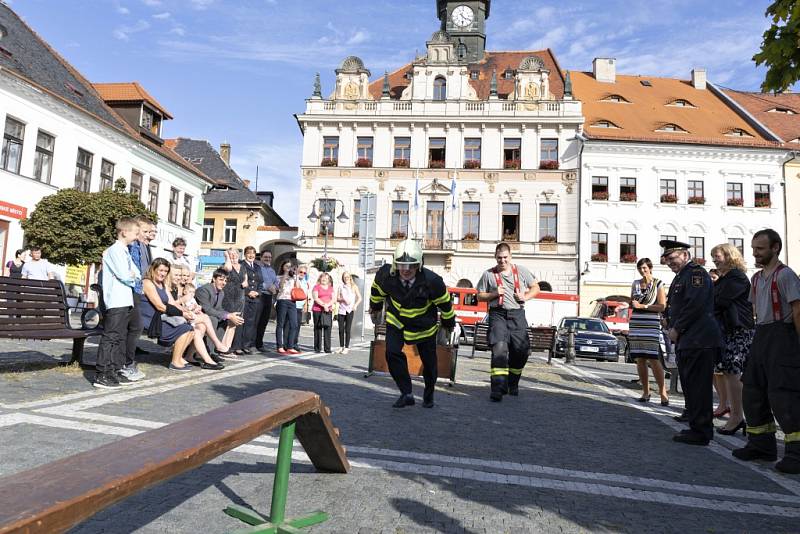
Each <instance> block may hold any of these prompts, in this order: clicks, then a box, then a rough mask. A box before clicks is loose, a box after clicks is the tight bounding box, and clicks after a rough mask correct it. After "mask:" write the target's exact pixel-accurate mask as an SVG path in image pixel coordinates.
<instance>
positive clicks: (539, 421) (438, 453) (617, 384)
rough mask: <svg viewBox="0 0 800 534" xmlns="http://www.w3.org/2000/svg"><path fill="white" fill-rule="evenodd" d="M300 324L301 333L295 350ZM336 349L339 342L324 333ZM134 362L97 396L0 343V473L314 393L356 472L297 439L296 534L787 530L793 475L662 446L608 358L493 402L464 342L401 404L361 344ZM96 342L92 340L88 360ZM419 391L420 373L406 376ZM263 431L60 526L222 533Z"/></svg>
mask: <svg viewBox="0 0 800 534" xmlns="http://www.w3.org/2000/svg"><path fill="white" fill-rule="evenodd" d="M310 333H311V332H310V331H308V330H305V329H304V331H303V337H302V341H304V342H305V346H306V348H307V347H308V341H309V338H308V336H309V335H310ZM334 345H336V342H335V340H334ZM150 348H151V349H153V350H154V351H158V352H156V353H155V354H150V355H147V356H146V357H144V358H143V360H142V363H141V367H142V369H143V370H144V371H145V373H147V375H148V376H147V380H145V381H143V382H140V383H138V384H136V385H134V386H131V387H127V388H125V389H124V391H118V390H114V391H97V390H94V389H93V388H92V387H91V385H90V383H89V381H88V379H87V377H86V376H85V375H84V372H82V371H81V370H80V368H77V367H61V366H58V365H57V363H56V359H58V358H62V357H66V356H68V354H69V350H70V345H69V344H66V343H58V342H12V341H2V342H0V475H7V474H11V473H15V472H19V471H22V470H24V469H28V468H31V467H34V466H37V465H41V464H43V463H46V462H49V461H52V460H54V459H57V458H62V457H64V456H67V455H70V454H74V453H77V452H80V451H85V450H89V449H91V448H94V447H97V446H99V445H102V444H104V443H108V442H111V441H114V440H117V439H120V438H122V437H124V436H130V435H133V434H136V433H138V432H142V431H145V430H148V429H152V428H157V427H159V426H161V425H163V424H166V423H170V422H174V421H177V420H180V419H183V418H186V417H189V416H192V415H198V414H202V413H203V412H206V411H208V410H210V409H213V408H215V407H218V406H220V405H223V404H225V403H228V402H232V401H235V400H238V399H241V398H244V397H247V396H250V395H254V394H257V393H260V392H263V391H267V390H270V389H273V388H277V387H281V388H294V389H304V390H312V391H315V392H317V393H319V394H320V396H321V397H322V399H323V400H324V401H325V403H326V404H328V405H329V406H331V407H332V410H333V412H332V418H333V421H334V424H335V425H336V426H337V427H338V428H339V429H340V430H341V435H342V440H343V441H344V443H345V445H346V446H347V450H348V456H349V459H350V461H351V463H352V466H353V469H352V472H351V473H350V474H347V475H337V474H321V473H316V472H315V471H314V469H313V468H312V467H311V465H310V463H309V462H308V459H307V457H305V455H304V453H303V450H302V448H301V447H300V445H299V443H297V442H296V443H295V445H296V446H295V451H294V456H295V462H294V464H293V467H292V475H291V478H290V484H289V498H288V505H287V516H289V517H291V516H294V515H302V514H305V513H308V512H310V511H313V510H318V509H319V510H325V511H327V512H329V513H330V515H331V518H330V520H329V521H327V522H326V523H322V524H320V525H317V526H316V527H313V528H310V529H308V530H307V531H308V532H314V533H318V532H336V533H340V532H358V533H374V532H380V533H392V534H399V533H417V532H470V533H473V532H474V533H478V532H486V533H512V532H513V533H517V532H637V533H640V532H700V531H702V532H766V531H774V532H797V531H798V530H800V528H798V526H797V525H798V518H800V478H797V477H790V476H785V475H781V474H778V473H777V472H776V471H775V470H774V469H773V468H772V466H771V465H770V464H766V463H756V464H746V463H742V462H739V461H737V460H735V459H734V458H732V457H731V455H730V449H732V448H734V447H736V446H739V445H740V444H742V443H743V441H742V437H741V434H739V435H738V436H735V437H728V436H721V435H718V436H717V437H716V438H715V440H714V442H713V444H712V446H710V447H691V446H686V445H681V444H677V443H674V442H672V441H671V436H672V434H673V433H674V432H675V431H677V430H679V429H680V428H681V425H679V424H678V423H676V422H674V421H673V420H672V418H671V417H670V416H672V415H675V414H676V413H678V412H679V410H680V409H681V406H682V399H681V397H680V396H679V395H678V396H675V397H673V399H672V406H670V407H669V408H663V407H661V406H660V405H658V403H657V402H655V403H650V404H647V405H642V404H640V403H638V402H636V398H637V397H638V396H639V392H638V390H636V389H635V385H634V384H631V382H630V380H631V378H633V376H634V374H633V373H634V369H633V367H632V366H630V365H626V364H618V363H596V362H590V361H579V362H578V364H577V365H574V366H566V365H564V364H563V362H560V361H557V362H554V364H553V365H552V366H551V365H548V364H547V362H546V358H545V356H544V355H542V354H537V355H534V356H533V357H532V359H531V361H530V363H529V364H528V367H527V369H526V373H525V376H524V377H523V382H522V391H521V394H520V396H519V397H517V398H513V397H507V398H506V399H505V400H504V401H503V402H502V403H498V404H494V403H490V402H489V401H488V367H489V362H488V354H487V353H477V355H476V357H475V358H474V359H471V358H469V357H468V355H469V347H462V349H461V355H460V359H459V363H458V373H457V381H456V382H457V383H456V384H455V386H453V387H451V386H449V385H448V383H447V382H446V381H442V382H441V385H440V387H438V388H437V389H438V390H437V396H436V407H435V408H434V409H432V410H425V409H422V408H421V407H420V405H419V404H417V405H416V406H414V407H410V408H405V409H402V410H396V409H392V408H391V403H392V402H393V401H394V399H395V398H396V396H397V391H396V389H395V387H394V384H393V382H392V381H391V379H390V378H388V377H386V376H372V377H369V378H365V377H364V373H365V371H366V368H367V359H368V356H367V354H368V349H367V344H366V343H362V344H360V345H359V346H358V347H356V348H355V349H354V350H352V351H351V352H350V354H348V355H337V354H326V355H318V354H311V353H307V354H305V355H302V356H299V357H292V358H286V357H282V358H279V357H277V354H275V353H270V354H268V355H251V356H247V357H245V358H244V359H243V360H242V361H239V362H233V363H230V365H228V367H227V368H226V369H225V370H224V371H221V372H214V371H201V370H195V371H193V372H191V373H186V374H180V375H176V374H171V373H169V371H167V370H166V368H165V365H166V363H167V362H168V358H167V356H166V354H164V353H163V350H164V349H160V348H157V347H155V346H151V347H150ZM95 352H96V345H94V344H93V343H91V342H90V343H89V344H88V345H87V357H88V359H89V360H91V359H92V358H93V357H94V354H95ZM414 387H415V393H416V394H417V395H418V396H419V395H421V387H422V385H421V382H415V386H414ZM276 454H277V439H276V435H275V434H271V435H266V436H263V437H261V438H259V439H256V440H255V441H253V442H252V443H250V444H248V445H244V446H242V447H239V448H238V449H236V450H234V451H231V452H229V453H227V454H225V455H223V456H221V457H219V458H217V459H216V460H214V461H212V462H209V463H208V464H206V465H204V466H202V467H200V468H198V469H195V470H194V471H190V472H188V473H186V474H184V475H182V476H180V477H178V478H175V479H173V480H171V481H169V482H166V483H163V484H161V485H159V486H156V487H155V488H152V489H150V490H147V491H144V492H141V493H139V494H137V495H135V496H133V497H130V498H128V499H126V500H125V501H123V502H121V503H119V504H117V505H116V506H113V507H111V508H108V509H106V510H103V511H100V512H99V513H97V515H95V516H94V517H93V518H92V519H90V520H88V521H86V522H85V523H83V524H82V525H80V526H78V527H77V528H75V529H74V530H73V532H76V533H81V534H88V533H97V532H109V533H112V532H113V533H128V532H146V533H151V532H195V531H198V530H202V531H206V532H228V531H232V530H236V529H238V528H242V527H243V526H244V524H243V523H239V522H238V521H236V520H235V519H233V518H231V517H228V516H227V515H225V514H223V513H222V509H223V508H224V507H225V506H226V505H228V504H229V503H236V504H240V505H243V506H247V507H251V508H254V509H256V510H258V511H260V512H262V513H268V511H269V510H268V508H269V501H270V494H271V488H272V473H273V468H274V460H275V457H276Z"/></svg>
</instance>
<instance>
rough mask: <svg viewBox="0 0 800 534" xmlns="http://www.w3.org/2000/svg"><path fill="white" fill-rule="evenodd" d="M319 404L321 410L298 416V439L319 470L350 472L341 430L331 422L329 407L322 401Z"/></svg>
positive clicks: (296, 430)
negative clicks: (340, 437) (340, 436)
mask: <svg viewBox="0 0 800 534" xmlns="http://www.w3.org/2000/svg"><path fill="white" fill-rule="evenodd" d="M319 404H320V408H319V410H317V411H314V412H309V413H307V414H305V415H301V416H300V417H298V418H297V425H296V428H295V433H296V436H297V439H298V440H299V441H300V444H301V445H302V446H303V449H304V450H305V451H306V454H308V457H309V458H310V459H311V462H312V463H313V464H314V467H315V468H316V469H317V470H318V471H327V472H330V473H348V472H350V462H348V461H347V455H346V454H345V450H344V447H343V446H342V442H341V441H340V440H339V430H338V429H337V428H335V427H334V426H333V423H332V422H331V419H330V410H329V409H328V407H327V406H325V404H324V403H323V402H322V401H320V403H319Z"/></svg>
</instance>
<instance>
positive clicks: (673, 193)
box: [659, 178, 678, 204]
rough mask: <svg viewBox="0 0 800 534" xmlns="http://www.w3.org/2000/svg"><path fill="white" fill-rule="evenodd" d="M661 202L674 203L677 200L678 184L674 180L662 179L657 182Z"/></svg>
mask: <svg viewBox="0 0 800 534" xmlns="http://www.w3.org/2000/svg"><path fill="white" fill-rule="evenodd" d="M659 192H660V193H661V202H664V203H665V204H676V203H677V202H678V184H677V181H676V180H672V179H669V178H667V179H662V180H661V181H660V183H659Z"/></svg>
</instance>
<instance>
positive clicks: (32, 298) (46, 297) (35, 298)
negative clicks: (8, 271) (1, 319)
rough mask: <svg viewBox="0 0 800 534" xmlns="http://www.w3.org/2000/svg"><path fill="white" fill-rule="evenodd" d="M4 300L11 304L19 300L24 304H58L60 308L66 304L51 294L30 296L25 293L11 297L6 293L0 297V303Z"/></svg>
mask: <svg viewBox="0 0 800 534" xmlns="http://www.w3.org/2000/svg"><path fill="white" fill-rule="evenodd" d="M4 300H9V301H12V302H15V301H20V300H21V301H23V302H26V301H34V302H58V303H60V304H61V305H62V306H64V305H65V304H66V302H65V301H64V299H63V298H61V297H59V296H57V295H52V294H50V295H34V294H30V293H26V294H20V293H14V294H13V295H9V294H8V293H5V294H4V295H0V302H3V301H4Z"/></svg>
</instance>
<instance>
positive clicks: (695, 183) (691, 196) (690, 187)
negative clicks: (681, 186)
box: [686, 180, 706, 204]
mask: <svg viewBox="0 0 800 534" xmlns="http://www.w3.org/2000/svg"><path fill="white" fill-rule="evenodd" d="M686 197H687V199H686V202H687V203H689V204H705V203H706V193H705V187H704V184H703V182H702V180H689V181H688V182H687V183H686Z"/></svg>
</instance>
